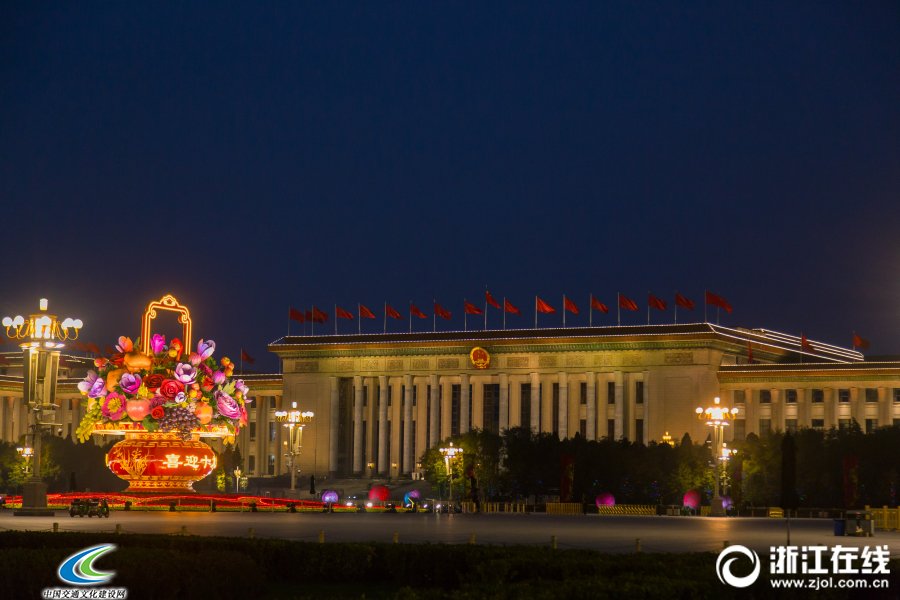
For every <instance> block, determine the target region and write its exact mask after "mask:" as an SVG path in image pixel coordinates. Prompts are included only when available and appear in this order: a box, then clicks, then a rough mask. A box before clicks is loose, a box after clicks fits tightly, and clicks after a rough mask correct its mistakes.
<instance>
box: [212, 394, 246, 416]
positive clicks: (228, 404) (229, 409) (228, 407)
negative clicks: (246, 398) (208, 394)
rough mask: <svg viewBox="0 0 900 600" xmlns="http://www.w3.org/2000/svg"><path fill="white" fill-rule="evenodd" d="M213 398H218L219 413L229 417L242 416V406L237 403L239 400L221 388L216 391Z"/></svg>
mask: <svg viewBox="0 0 900 600" xmlns="http://www.w3.org/2000/svg"><path fill="white" fill-rule="evenodd" d="M213 398H215V400H216V407H217V408H218V409H219V414H221V415H222V416H224V417H228V418H229V419H240V418H241V407H240V405H239V404H238V403H237V400H235V399H234V398H232V397H231V396H229V395H228V394H226V393H225V392H223V391H221V390H218V391H216V393H215V394H213Z"/></svg>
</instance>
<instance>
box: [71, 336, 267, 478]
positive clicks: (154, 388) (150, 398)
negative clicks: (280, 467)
mask: <svg viewBox="0 0 900 600" xmlns="http://www.w3.org/2000/svg"><path fill="white" fill-rule="evenodd" d="M147 348H148V350H147V351H145V352H141V351H140V350H139V349H138V348H137V346H136V345H135V344H133V343H132V341H131V339H129V338H127V337H120V338H119V343H118V345H116V350H117V351H118V352H117V353H116V354H114V355H113V356H111V357H110V358H97V359H95V360H94V365H95V366H96V367H97V370H96V371H88V375H87V377H86V378H85V380H84V381H82V382H81V383H79V384H78V389H79V390H80V391H81V393H82V395H83V396H85V397H86V398H87V399H88V401H87V412H86V414H85V415H84V418H83V419H82V420H81V424H80V425H79V426H78V431H77V433H78V439H79V440H80V441H82V442H83V441H85V440H87V439H88V438H89V437H90V436H91V435H92V434H93V435H124V436H125V439H124V440H122V441H120V442H119V443H117V444H115V445H114V446H113V447H112V448H111V449H110V451H109V453H108V454H107V455H106V464H107V466H108V467H109V469H110V470H111V471H112V472H113V473H114V474H115V475H117V476H118V477H121V478H122V479H124V480H126V481H128V483H129V484H130V486H129V487H128V490H127V491H130V492H166V491H172V492H182V493H183V492H191V491H193V488H192V485H193V483H194V482H195V481H199V480H201V479H203V478H204V477H206V476H207V475H209V474H210V473H211V472H212V471H213V469H215V467H216V454H215V453H214V452H213V451H212V449H211V448H210V447H209V446H207V445H206V444H205V443H203V442H201V441H200V438H223V439H224V441H225V443H226V444H229V443H234V438H235V436H236V435H237V434H238V432H239V431H240V428H241V427H243V426H245V425H246V424H247V408H246V404H247V403H249V402H250V399H249V398H248V397H247V393H248V392H249V390H248V388H247V386H246V385H244V382H243V381H242V380H240V379H237V380H232V379H231V375H232V372H233V370H234V364H233V363H232V362H231V361H230V360H229V359H228V358H222V360H221V362H217V361H216V359H214V358H213V353H214V352H215V349H216V344H215V342H213V341H212V340H200V341H199V342H198V344H197V349H196V352H190V353H188V352H186V351H185V349H184V348H183V345H182V342H181V341H180V340H179V339H178V338H175V339H173V340H171V341H170V342H169V343H168V344H167V343H166V339H165V337H164V336H162V335H158V334H157V335H153V336H152V338H151V339H150V343H149V344H148V345H147Z"/></svg>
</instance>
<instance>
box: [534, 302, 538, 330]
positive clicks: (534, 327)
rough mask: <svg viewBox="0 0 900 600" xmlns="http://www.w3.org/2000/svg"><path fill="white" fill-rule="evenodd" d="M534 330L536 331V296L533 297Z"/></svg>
mask: <svg viewBox="0 0 900 600" xmlns="http://www.w3.org/2000/svg"><path fill="white" fill-rule="evenodd" d="M534 328H535V329H537V296H535V297H534Z"/></svg>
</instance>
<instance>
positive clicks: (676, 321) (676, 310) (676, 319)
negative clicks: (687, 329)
mask: <svg viewBox="0 0 900 600" xmlns="http://www.w3.org/2000/svg"><path fill="white" fill-rule="evenodd" d="M675 294H676V296H675V306H674V307H673V308H674V309H675V324H676V325H678V292H675Z"/></svg>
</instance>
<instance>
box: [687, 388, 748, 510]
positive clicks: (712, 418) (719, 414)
mask: <svg viewBox="0 0 900 600" xmlns="http://www.w3.org/2000/svg"><path fill="white" fill-rule="evenodd" d="M719 403H720V400H719V397H718V396H716V398H715V399H714V400H713V405H712V406H709V407H707V408H706V409H704V408H702V407H699V406H698V407H697V409H696V410H695V411H694V412H696V413H697V418H698V419H700V420H701V421H703V422H705V423H706V425H707V426H708V427H712V429H713V460H714V461H715V462H714V464H713V468H714V469H715V475H714V484H715V485H714V487H713V498H712V506H711V507H710V514H711V515H712V516H714V517H724V516H725V507H724V506H723V505H722V498H721V497H720V496H719V463H720V462H722V461H720V460H719V457H720V456H721V454H722V445H723V443H724V434H725V428H726V427H727V426H728V423H729V421H732V420H734V418H735V417H736V416H737V413H738V409H737V408H732V409H731V410H728V409H727V408H725V407H723V406H721V405H720V404H719Z"/></svg>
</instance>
